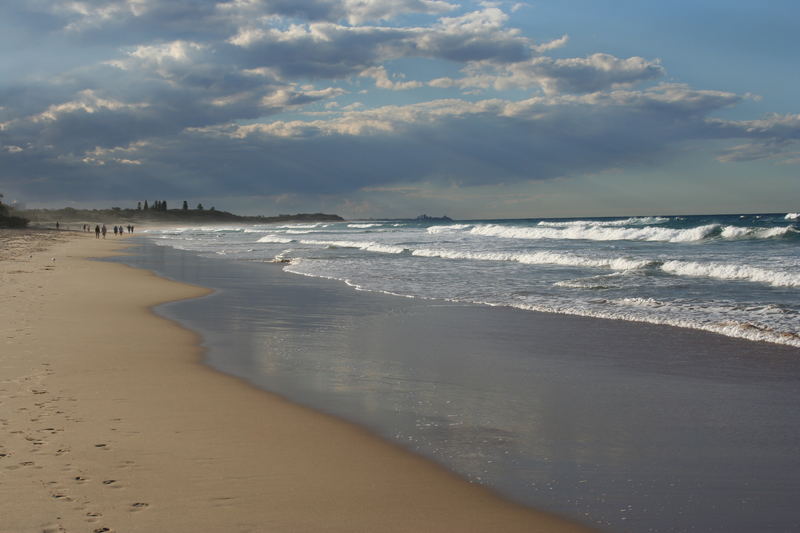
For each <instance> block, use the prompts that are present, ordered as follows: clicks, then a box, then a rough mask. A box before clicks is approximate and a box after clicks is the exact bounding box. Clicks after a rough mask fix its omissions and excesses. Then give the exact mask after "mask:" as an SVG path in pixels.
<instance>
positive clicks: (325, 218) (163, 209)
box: [14, 200, 344, 225]
mask: <svg viewBox="0 0 800 533" xmlns="http://www.w3.org/2000/svg"><path fill="white" fill-rule="evenodd" d="M14 214H15V215H17V216H18V217H23V218H24V219H27V220H29V221H30V222H31V223H32V224H37V225H38V224H52V223H54V222H56V221H60V222H73V223H74V222H92V223H95V222H104V221H105V222H107V223H114V222H125V223H128V222H138V223H148V222H150V223H163V224H175V223H215V224H236V223H248V224H269V223H274V222H337V221H341V220H344V219H343V218H342V217H340V216H339V215H333V214H327V213H297V214H294V215H288V214H280V215H273V216H264V215H258V216H246V215H236V214H233V213H230V212H228V211H221V210H218V209H216V208H214V207H210V208H208V209H206V208H204V207H203V204H197V207H195V208H190V207H189V205H188V203H187V202H183V205H182V206H181V207H180V208H177V209H169V208H168V206H167V202H164V201H158V200H157V201H155V202H153V204H149V203H148V202H146V201H145V202H139V203H138V205H137V206H136V207H135V208H122V207H111V208H109V209H75V208H72V207H64V208H62V209H25V210H15V212H14Z"/></svg>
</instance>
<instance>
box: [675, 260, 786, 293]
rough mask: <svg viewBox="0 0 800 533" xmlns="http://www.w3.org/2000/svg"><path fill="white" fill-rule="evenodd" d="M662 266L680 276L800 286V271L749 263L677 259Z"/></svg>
mask: <svg viewBox="0 0 800 533" xmlns="http://www.w3.org/2000/svg"><path fill="white" fill-rule="evenodd" d="M660 268H661V270H663V271H664V272H667V273H669V274H675V275H678V276H691V277H709V278H716V279H723V280H732V281H736V280H740V281H752V282H757V283H766V284H769V285H772V286H774V287H800V273H797V272H786V271H779V270H769V269H766V268H761V267H754V266H748V265H737V264H729V263H700V262H696V261H677V260H675V261H666V262H664V263H663V264H662V265H661V267H660Z"/></svg>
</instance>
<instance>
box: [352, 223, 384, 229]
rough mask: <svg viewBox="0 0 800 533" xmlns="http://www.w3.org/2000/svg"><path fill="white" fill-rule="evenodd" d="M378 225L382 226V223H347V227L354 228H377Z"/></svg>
mask: <svg viewBox="0 0 800 533" xmlns="http://www.w3.org/2000/svg"><path fill="white" fill-rule="evenodd" d="M379 226H383V224H348V225H347V227H348V228H356V229H366V228H377V227H379Z"/></svg>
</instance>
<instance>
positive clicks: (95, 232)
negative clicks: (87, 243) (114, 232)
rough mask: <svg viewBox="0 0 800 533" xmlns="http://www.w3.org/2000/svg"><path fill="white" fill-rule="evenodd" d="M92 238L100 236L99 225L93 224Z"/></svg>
mask: <svg viewBox="0 0 800 533" xmlns="http://www.w3.org/2000/svg"><path fill="white" fill-rule="evenodd" d="M94 238H95V239H99V238H100V226H95V227H94Z"/></svg>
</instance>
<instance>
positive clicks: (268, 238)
mask: <svg viewBox="0 0 800 533" xmlns="http://www.w3.org/2000/svg"><path fill="white" fill-rule="evenodd" d="M256 242H268V243H275V244H288V243H290V242H294V239H287V238H286V237H280V236H278V235H264V236H263V237H261V238H260V239H258V240H257V241H256Z"/></svg>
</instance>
